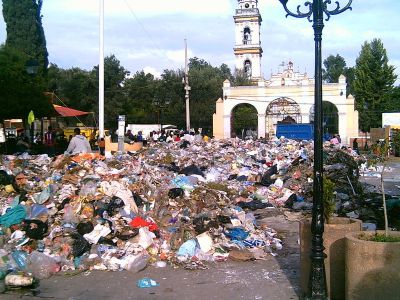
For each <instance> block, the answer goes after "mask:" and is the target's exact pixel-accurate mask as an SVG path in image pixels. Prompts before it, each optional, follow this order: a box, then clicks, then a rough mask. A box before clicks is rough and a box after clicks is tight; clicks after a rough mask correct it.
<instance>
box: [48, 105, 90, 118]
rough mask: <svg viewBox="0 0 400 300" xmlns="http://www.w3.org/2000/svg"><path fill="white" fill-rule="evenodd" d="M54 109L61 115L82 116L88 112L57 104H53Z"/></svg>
mask: <svg viewBox="0 0 400 300" xmlns="http://www.w3.org/2000/svg"><path fill="white" fill-rule="evenodd" d="M53 106H54V109H55V110H56V111H57V112H58V113H59V114H60V115H62V116H63V117H76V116H82V115H87V114H90V112H86V111H80V110H77V109H72V108H68V107H65V106H60V105H57V104H53Z"/></svg>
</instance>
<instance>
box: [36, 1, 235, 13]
mask: <svg viewBox="0 0 400 300" xmlns="http://www.w3.org/2000/svg"><path fill="white" fill-rule="evenodd" d="M100 1H101V0H68V1H66V0H52V1H49V2H45V4H44V6H43V9H49V10H50V9H51V10H58V11H63V12H67V13H71V12H72V13H79V14H98V12H99V7H100ZM103 1H104V11H105V14H106V15H119V16H121V15H125V14H129V13H130V11H132V12H133V13H134V14H136V15H140V16H146V17H149V16H158V15H166V14H196V15H199V14H205V15H219V14H226V13H227V12H229V11H230V10H231V2H230V1H229V0H218V1H215V0H202V1H195V0H190V1H188V0H172V1H166V0H152V1H141V0H103ZM46 6H47V8H46Z"/></svg>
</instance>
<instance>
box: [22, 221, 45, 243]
mask: <svg viewBox="0 0 400 300" xmlns="http://www.w3.org/2000/svg"><path fill="white" fill-rule="evenodd" d="M23 229H24V231H25V233H26V236H27V237H29V238H31V239H34V240H41V239H43V237H44V235H45V234H46V232H47V230H48V226H47V224H46V223H43V222H42V221H40V220H24V223H23Z"/></svg>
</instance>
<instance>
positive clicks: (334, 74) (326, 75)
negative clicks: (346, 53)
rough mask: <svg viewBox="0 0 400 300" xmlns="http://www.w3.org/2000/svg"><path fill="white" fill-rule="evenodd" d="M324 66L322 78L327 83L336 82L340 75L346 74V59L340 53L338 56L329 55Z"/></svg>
mask: <svg viewBox="0 0 400 300" xmlns="http://www.w3.org/2000/svg"><path fill="white" fill-rule="evenodd" d="M324 67H325V68H323V69H322V79H323V80H325V81H326V82H327V83H335V82H338V80H339V76H340V75H342V74H345V70H346V61H345V60H344V58H343V57H342V56H340V55H339V54H336V56H333V55H329V56H328V57H327V58H326V59H325V60H324Z"/></svg>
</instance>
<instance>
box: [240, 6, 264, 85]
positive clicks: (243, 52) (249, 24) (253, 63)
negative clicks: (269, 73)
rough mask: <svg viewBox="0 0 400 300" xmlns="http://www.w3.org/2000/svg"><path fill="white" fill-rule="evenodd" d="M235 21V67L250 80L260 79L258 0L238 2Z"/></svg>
mask: <svg viewBox="0 0 400 300" xmlns="http://www.w3.org/2000/svg"><path fill="white" fill-rule="evenodd" d="M233 19H234V21H235V47H234V48H233V50H234V53H235V66H236V69H241V70H243V71H244V72H245V73H246V74H247V75H248V76H249V77H250V78H251V79H259V78H261V57H262V52H263V51H262V48H261V40H260V27H261V22H262V18H261V15H260V12H259V10H258V0H238V8H237V9H236V13H235V15H234V16H233Z"/></svg>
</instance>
